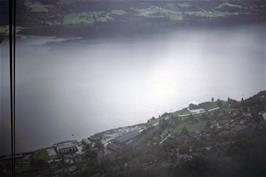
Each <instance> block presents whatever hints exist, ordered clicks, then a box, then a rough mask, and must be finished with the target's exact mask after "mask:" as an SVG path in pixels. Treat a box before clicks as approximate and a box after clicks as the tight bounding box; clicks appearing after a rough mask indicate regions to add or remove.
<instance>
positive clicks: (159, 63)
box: [1, 25, 265, 152]
mask: <svg viewBox="0 0 266 177" xmlns="http://www.w3.org/2000/svg"><path fill="white" fill-rule="evenodd" d="M6 49H7V44H6V43H3V44H2V45H1V70H2V71H1V81H2V82H1V130H2V132H1V135H2V139H4V137H7V136H6V135H7V132H6V130H7V125H8V124H7V122H8V111H9V110H8V79H7V72H8V70H7V68H8V63H7V60H6V58H7V50H6ZM16 67H17V83H16V84H17V86H16V89H17V90H16V94H17V95H16V96H17V105H16V113H17V119H16V123H17V125H16V133H17V136H16V141H17V150H18V151H28V150H32V149H36V148H39V147H45V146H47V145H49V144H52V143H55V142H58V141H62V140H67V139H73V138H77V139H80V138H83V137H87V136H89V135H92V134H93V133H96V132H99V131H103V130H106V129H111V128H116V127H119V126H126V125H132V124H136V123H143V122H146V121H147V120H148V119H149V118H151V117H152V116H158V115H160V114H163V113H164V112H171V111H175V110H178V109H180V108H183V107H185V106H187V105H188V104H189V103H190V102H192V101H196V102H202V101H208V100H210V99H211V97H214V98H216V99H217V98H220V99H227V97H231V98H235V99H241V98H242V97H244V98H247V97H249V96H252V95H254V94H255V93H257V92H258V91H260V90H263V89H265V27H264V26H259V25H258V26H249V27H247V26H241V27H239V28H224V29H222V28H220V29H185V30H178V31H174V32H172V33H167V34H157V35H155V34H154V35H146V36H142V37H139V38H136V37H135V38H130V37H128V38H115V39H114V38H113V39H111V38H109V39H99V40H90V39H77V40H67V39H57V38H53V37H24V38H20V39H18V41H17V65H16ZM2 142H3V141H2ZM7 147H8V145H5V146H2V152H3V151H4V150H6V148H7Z"/></svg>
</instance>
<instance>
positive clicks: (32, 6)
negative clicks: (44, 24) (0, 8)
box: [24, 0, 49, 12]
mask: <svg viewBox="0 0 266 177" xmlns="http://www.w3.org/2000/svg"><path fill="white" fill-rule="evenodd" d="M24 5H25V6H26V7H27V8H28V9H29V10H30V11H31V12H48V7H49V6H48V5H44V4H42V3H41V2H39V1H35V2H33V1H31V0H25V2H24Z"/></svg>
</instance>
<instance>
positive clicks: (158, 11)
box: [132, 6, 183, 21]
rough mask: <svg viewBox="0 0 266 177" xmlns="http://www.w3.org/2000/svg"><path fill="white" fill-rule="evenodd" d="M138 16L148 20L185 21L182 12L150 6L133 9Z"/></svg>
mask: <svg viewBox="0 0 266 177" xmlns="http://www.w3.org/2000/svg"><path fill="white" fill-rule="evenodd" d="M132 10H134V11H135V12H136V15H137V16H141V17H148V18H168V19H169V20H173V21H179V20H183V16H182V14H181V12H179V11H174V10H169V9H165V8H162V7H158V6H150V7H148V8H143V9H138V8H133V9H132Z"/></svg>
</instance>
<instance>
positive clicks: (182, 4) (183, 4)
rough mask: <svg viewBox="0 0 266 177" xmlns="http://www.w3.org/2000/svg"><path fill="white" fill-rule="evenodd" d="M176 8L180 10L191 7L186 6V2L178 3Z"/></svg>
mask: <svg viewBox="0 0 266 177" xmlns="http://www.w3.org/2000/svg"><path fill="white" fill-rule="evenodd" d="M178 6H179V7H181V8H188V7H191V5H190V4H188V3H186V2H183V3H179V4H178Z"/></svg>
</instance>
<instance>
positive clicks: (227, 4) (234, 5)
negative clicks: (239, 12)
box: [216, 2, 245, 9]
mask: <svg viewBox="0 0 266 177" xmlns="http://www.w3.org/2000/svg"><path fill="white" fill-rule="evenodd" d="M228 7H229V8H236V9H245V8H244V7H243V6H241V5H238V4H232V3H229V2H224V3H222V4H220V5H219V6H217V7H216V9H222V8H228Z"/></svg>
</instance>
